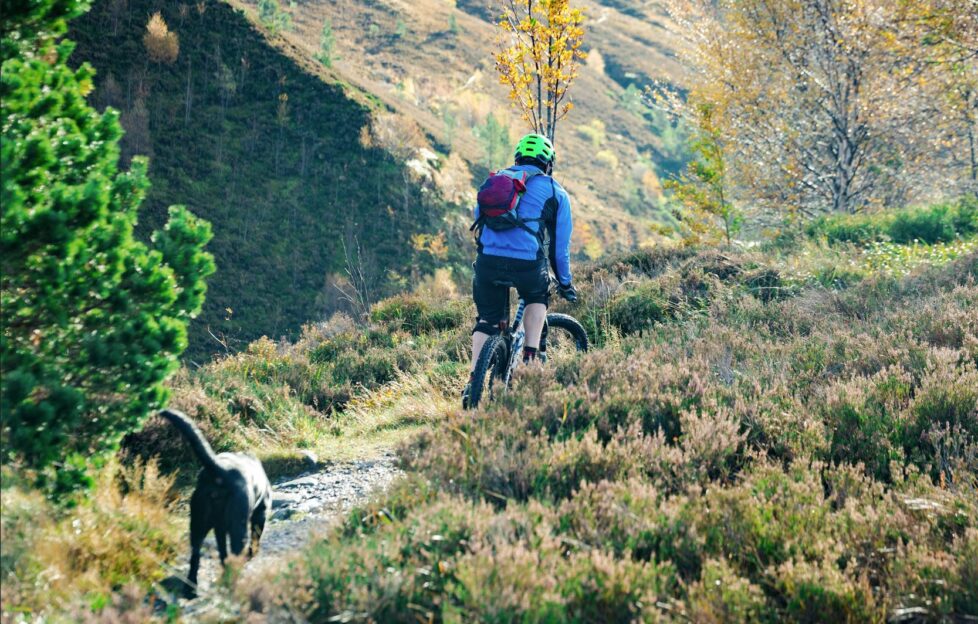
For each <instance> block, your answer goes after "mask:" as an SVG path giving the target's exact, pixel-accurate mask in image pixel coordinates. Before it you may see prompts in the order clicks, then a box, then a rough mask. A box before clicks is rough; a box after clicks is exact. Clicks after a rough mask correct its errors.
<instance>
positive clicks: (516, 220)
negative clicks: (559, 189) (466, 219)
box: [469, 169, 544, 238]
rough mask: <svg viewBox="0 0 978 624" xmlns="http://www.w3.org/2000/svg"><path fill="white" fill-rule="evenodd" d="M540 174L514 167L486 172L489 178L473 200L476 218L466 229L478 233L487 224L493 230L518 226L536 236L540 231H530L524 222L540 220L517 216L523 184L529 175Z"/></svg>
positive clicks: (527, 180)
mask: <svg viewBox="0 0 978 624" xmlns="http://www.w3.org/2000/svg"><path fill="white" fill-rule="evenodd" d="M538 175H543V173H542V172H541V171H519V170H516V169H502V170H500V171H494V172H492V173H490V174H489V177H488V178H487V179H486V181H485V182H483V183H482V186H480V187H479V194H478V196H477V198H476V199H477V201H478V203H479V218H478V219H476V220H475V223H473V224H472V227H471V228H469V230H471V231H474V232H476V235H477V236H481V234H482V228H483V227H487V228H489V229H490V230H494V231H496V232H503V231H506V230H511V229H513V228H522V229H524V230H526V231H527V232H529V233H530V234H533V236H535V237H537V238H540V237H541V235H542V230H543V228H542V227H541V228H540V230H541V231H540V232H534V231H533V230H532V229H530V227H529V226H527V225H526V224H527V223H528V222H530V221H544V219H543V218H540V219H522V218H520V215H519V210H518V207H519V203H520V198H521V197H523V193H525V192H526V186H527V184H529V182H530V178H533V177H535V176H538Z"/></svg>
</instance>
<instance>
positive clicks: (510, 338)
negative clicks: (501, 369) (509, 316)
mask: <svg viewBox="0 0 978 624" xmlns="http://www.w3.org/2000/svg"><path fill="white" fill-rule="evenodd" d="M510 296H512V295H510ZM525 311H526V302H525V301H523V298H522V297H521V298H520V300H519V304H517V306H516V316H515V317H513V326H512V329H511V330H510V331H508V332H506V334H504V336H505V340H506V343H507V345H508V346H509V362H507V363H506V374H505V375H503V384H504V386H509V381H510V379H511V378H512V377H513V371H514V370H516V365H517V364H518V362H517V358H519V357H520V356H521V354H522V353H523V344H524V343H525V342H526V330H525V329H524V328H523V313H524V312H525Z"/></svg>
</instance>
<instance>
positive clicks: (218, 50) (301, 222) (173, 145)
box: [69, 0, 459, 358]
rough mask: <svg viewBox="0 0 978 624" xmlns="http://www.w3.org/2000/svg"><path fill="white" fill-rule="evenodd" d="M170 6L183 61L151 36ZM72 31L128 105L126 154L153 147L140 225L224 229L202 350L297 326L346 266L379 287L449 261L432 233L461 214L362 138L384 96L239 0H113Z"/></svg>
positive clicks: (106, 99) (98, 92) (198, 337)
mask: <svg viewBox="0 0 978 624" xmlns="http://www.w3.org/2000/svg"><path fill="white" fill-rule="evenodd" d="M157 11H159V12H161V14H162V16H163V18H164V19H165V21H166V23H167V24H168V25H169V28H170V30H171V32H175V33H176V34H177V36H178V38H179V54H178V56H177V58H176V60H175V61H173V62H172V63H166V62H154V61H153V60H152V59H151V58H150V57H149V55H148V54H147V49H146V46H145V45H144V42H143V37H144V34H145V33H146V23H147V21H148V19H149V17H150V16H151V14H153V13H155V12H157ZM69 36H70V38H71V39H73V40H75V41H77V43H78V45H77V49H76V51H75V53H74V54H73V57H72V61H73V62H77V63H80V62H82V61H88V62H90V63H91V64H92V65H93V66H94V67H95V68H96V69H97V71H98V74H97V77H96V81H95V87H96V88H95V91H94V92H93V94H92V95H91V96H90V98H91V99H92V101H93V102H95V104H96V105H98V106H99V107H100V108H101V107H104V106H113V107H115V108H117V109H118V110H120V111H121V113H122V122H123V125H124V127H125V128H126V130H127V135H126V137H125V139H124V142H123V148H124V152H125V153H124V154H123V158H124V160H128V159H129V158H130V157H131V156H132V155H133V154H147V155H149V156H150V158H151V165H150V178H151V180H152V181H153V187H152V189H151V190H150V192H149V196H148V198H147V201H146V202H145V203H144V208H143V213H142V220H141V223H140V228H141V229H142V230H143V231H145V232H148V231H149V230H151V229H152V228H156V227H159V226H160V225H161V224H162V223H163V219H164V215H165V210H166V207H167V206H168V205H170V204H185V205H187V206H188V207H189V208H190V209H191V210H193V211H194V212H195V213H196V214H198V215H200V216H202V217H205V218H206V219H208V220H210V221H211V223H212V224H213V226H214V232H215V236H214V240H213V242H212V243H211V245H210V250H211V251H212V252H213V253H214V255H215V256H216V260H217V265H218V271H217V274H216V275H215V276H214V277H213V278H212V279H211V280H210V286H209V291H208V294H207V302H206V304H205V308H204V311H203V313H202V315H201V317H200V318H199V319H198V320H197V322H196V323H195V324H194V325H193V326H192V331H191V349H190V351H189V354H190V356H191V357H193V358H201V357H205V356H206V353H207V352H210V351H213V350H215V349H220V348H221V346H220V344H219V342H218V341H217V340H215V339H214V338H212V337H211V334H213V335H214V336H215V337H218V338H222V339H229V340H230V341H231V342H232V346H233V345H234V344H239V343H236V342H235V341H241V342H242V343H243V341H248V340H252V339H254V338H257V337H259V336H261V335H262V334H267V335H269V336H270V337H272V338H273V339H277V338H278V337H279V336H283V335H293V334H295V333H296V332H297V330H298V329H299V328H300V327H301V325H302V324H303V323H305V322H308V321H311V320H315V319H318V318H322V317H323V315H325V314H327V313H328V312H329V311H330V310H332V309H335V308H336V307H337V306H338V305H339V303H340V300H341V299H342V297H343V295H342V294H341V293H340V291H339V290H338V289H337V288H335V287H334V286H331V285H330V284H329V280H330V276H334V278H337V279H339V281H340V282H341V283H342V282H343V279H342V278H343V277H344V275H345V273H346V268H347V266H348V265H352V267H353V268H354V269H357V270H359V269H361V268H362V269H363V273H362V275H360V274H359V273H358V272H357V270H355V271H354V272H355V273H357V275H355V277H356V278H357V280H360V278H361V277H362V278H363V279H362V281H363V282H364V283H363V288H361V290H365V291H366V294H368V296H371V297H376V296H381V295H383V294H385V293H389V292H391V291H393V290H395V289H397V288H398V287H399V286H403V284H405V283H407V282H408V281H409V280H411V279H412V278H414V277H417V275H420V274H423V273H429V272H431V271H432V270H433V268H434V267H435V266H436V263H437V265H441V264H443V263H444V262H447V261H449V259H446V258H444V257H443V258H436V257H435V255H441V256H444V255H445V253H446V251H445V250H442V249H441V247H440V246H439V247H438V249H437V250H436V251H438V252H439V253H438V254H434V255H433V253H432V251H431V244H430V242H431V241H432V240H438V235H439V233H440V232H442V231H443V230H445V229H446V227H448V226H446V224H445V222H444V216H445V214H446V209H445V207H444V205H443V203H442V202H440V201H439V200H437V199H435V198H434V194H432V193H430V192H428V191H429V190H430V189H425V188H424V184H422V183H420V182H418V181H417V180H418V179H419V178H418V176H417V175H414V174H412V173H411V172H409V171H408V170H407V169H406V168H405V165H404V163H403V162H398V161H396V160H395V159H394V158H393V157H392V156H391V155H390V154H389V153H388V152H387V151H385V150H382V149H379V148H377V147H370V146H369V145H370V141H368V140H365V137H367V136H369V132H368V128H369V126H370V114H371V109H372V108H376V106H375V105H373V106H371V105H369V102H368V101H367V100H366V99H365V98H363V97H362V96H359V95H357V93H356V90H355V89H351V88H348V87H344V86H342V85H340V84H337V83H336V81H335V80H333V81H324V80H323V77H322V76H319V75H316V74H315V72H316V71H318V70H317V66H316V65H312V64H308V63H307V64H305V65H301V64H298V63H297V62H296V61H295V60H294V58H289V57H288V56H285V55H283V54H281V53H280V52H279V50H277V49H276V48H275V47H273V46H270V45H269V44H268V43H267V42H266V39H265V37H264V36H263V34H262V33H260V32H258V31H257V30H256V29H255V28H254V27H253V26H252V25H251V24H250V23H249V21H248V20H247V19H246V18H245V17H244V16H243V15H242V14H241V13H240V12H239V11H237V10H235V9H234V8H232V7H231V6H229V5H227V4H224V3H221V2H214V1H202V2H200V3H197V4H193V3H190V4H184V3H180V2H169V1H167V2H161V1H158V0H100V1H98V2H96V3H95V5H94V7H93V8H92V10H91V11H90V12H89V13H88V14H86V15H85V16H83V17H81V18H80V19H78V20H77V21H75V22H73V23H72V30H71V33H70V35H69ZM365 145H368V146H365ZM456 229H458V227H456ZM426 241H427V243H426ZM358 247H359V249H360V250H361V253H360V254H359V255H358V254H357V248H358ZM457 247H459V246H458V245H454V246H452V248H453V249H454V248H457ZM348 258H349V259H352V263H351V262H348ZM347 292H348V293H351V292H353V291H352V290H351V289H350V288H349V287H347Z"/></svg>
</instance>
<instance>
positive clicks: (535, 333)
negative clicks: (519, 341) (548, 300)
mask: <svg viewBox="0 0 978 624" xmlns="http://www.w3.org/2000/svg"><path fill="white" fill-rule="evenodd" d="M545 320H547V305H546V304H544V303H528V304H527V305H526V312H524V313H523V324H524V325H526V346H528V347H530V348H532V349H538V348H540V334H541V333H542V332H543V322H544V321H545Z"/></svg>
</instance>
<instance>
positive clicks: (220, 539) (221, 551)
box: [214, 522, 228, 565]
mask: <svg viewBox="0 0 978 624" xmlns="http://www.w3.org/2000/svg"><path fill="white" fill-rule="evenodd" d="M214 539H216V540H217V554H218V556H220V558H221V565H224V562H225V561H226V560H227V558H228V532H227V531H226V530H225V528H224V525H223V524H222V523H220V522H218V523H217V526H215V527H214Z"/></svg>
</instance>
